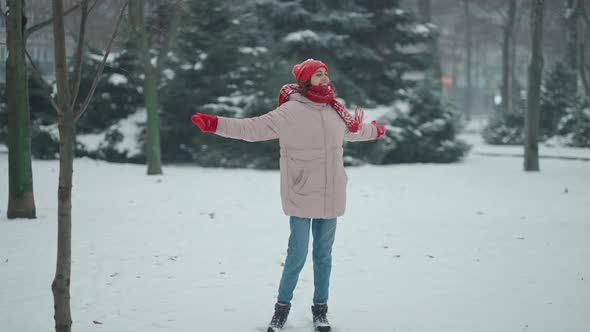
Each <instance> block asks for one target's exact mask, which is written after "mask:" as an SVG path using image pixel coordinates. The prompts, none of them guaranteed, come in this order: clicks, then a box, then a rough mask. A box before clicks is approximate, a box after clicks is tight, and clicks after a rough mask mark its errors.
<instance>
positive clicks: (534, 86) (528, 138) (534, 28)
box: [524, 0, 545, 171]
mask: <svg viewBox="0 0 590 332" xmlns="http://www.w3.org/2000/svg"><path fill="white" fill-rule="evenodd" d="M544 5H545V1H544V0H533V3H532V6H531V52H532V54H531V60H530V64H529V75H528V76H529V77H528V91H527V110H526V117H525V140H524V170H525V171H539V103H540V94H541V78H542V75H543V12H544Z"/></svg>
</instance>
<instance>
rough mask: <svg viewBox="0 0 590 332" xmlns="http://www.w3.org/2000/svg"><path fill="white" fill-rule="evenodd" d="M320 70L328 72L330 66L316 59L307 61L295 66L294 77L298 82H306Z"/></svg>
mask: <svg viewBox="0 0 590 332" xmlns="http://www.w3.org/2000/svg"><path fill="white" fill-rule="evenodd" d="M320 68H326V71H327V70H328V66H326V65H325V64H324V63H323V62H321V61H319V60H314V59H307V60H305V61H303V62H302V63H299V64H296V65H295V66H293V76H295V79H296V80H297V82H305V81H307V80H308V79H310V78H311V75H313V73H315V71H316V70H318V69H320Z"/></svg>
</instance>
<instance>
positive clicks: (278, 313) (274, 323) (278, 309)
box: [266, 303, 291, 332]
mask: <svg viewBox="0 0 590 332" xmlns="http://www.w3.org/2000/svg"><path fill="white" fill-rule="evenodd" d="M289 310H291V304H283V305H281V304H278V303H276V304H275V313H274V315H272V319H271V321H270V324H268V330H266V331H267V332H278V331H281V329H282V328H283V326H285V323H286V322H287V317H288V316H289Z"/></svg>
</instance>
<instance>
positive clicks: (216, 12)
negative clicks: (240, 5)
mask: <svg viewBox="0 0 590 332" xmlns="http://www.w3.org/2000/svg"><path fill="white" fill-rule="evenodd" d="M186 6H187V8H186V11H185V12H184V15H183V17H182V18H181V19H182V22H183V24H182V25H181V26H180V30H179V33H178V41H177V48H176V49H175V50H174V51H173V53H174V56H173V57H172V59H171V60H170V61H169V67H170V70H171V72H173V73H174V79H173V80H171V81H169V82H167V84H166V85H165V86H164V87H163V90H164V91H163V93H162V95H163V96H162V105H163V108H164V113H163V114H162V151H163V157H164V159H165V160H196V161H197V163H199V164H201V165H204V166H220V165H222V166H225V167H263V168H266V167H273V168H274V167H276V166H278V165H273V166H269V165H268V163H272V162H271V160H274V159H276V158H275V157H276V156H272V158H271V157H269V153H267V150H268V149H272V148H269V146H275V145H277V144H276V142H274V143H269V144H270V145H265V144H259V143H257V144H252V143H247V142H242V141H237V140H228V139H224V138H220V137H217V136H215V135H210V134H203V133H200V132H199V130H198V129H196V128H195V127H194V126H193V125H191V124H190V117H191V115H192V114H194V113H195V112H202V113H208V114H214V115H218V116H229V117H238V118H243V117H250V116H256V115H260V114H263V113H266V112H268V111H270V110H272V106H270V105H271V101H270V100H271V99H270V98H269V95H267V94H266V93H265V92H261V91H262V90H261V86H262V85H261V82H262V81H263V80H264V79H265V78H264V77H265V75H266V73H269V72H270V69H268V68H267V67H266V64H265V61H264V60H261V59H265V58H267V57H268V55H267V54H266V53H267V51H268V48H265V47H261V46H260V47H259V46H256V45H257V44H255V43H257V42H260V41H259V40H257V39H258V38H257V37H255V34H254V33H253V30H252V28H251V27H252V26H251V25H247V26H246V24H245V23H246V22H249V24H254V23H253V20H254V19H253V18H252V17H251V16H250V17H248V16H247V15H246V16H244V15H245V14H246V13H245V12H241V13H237V12H232V11H230V9H229V8H228V7H227V5H226V4H225V2H224V1H220V0H206V1H201V2H190V3H187V4H186ZM240 14H242V16H240ZM241 18H242V19H243V22H242V21H241V20H240V19H241ZM258 19H259V18H258ZM241 29H244V31H241ZM248 29H250V30H248ZM265 68H266V69H265ZM275 89H276V92H274V93H277V92H278V87H275ZM275 102H276V101H275ZM275 106H276V105H275ZM269 107H270V108H269ZM189 137H193V139H192V140H190V139H187V138H189ZM261 155H262V156H263V157H260V156H261ZM259 159H262V160H265V161H261V160H259Z"/></svg>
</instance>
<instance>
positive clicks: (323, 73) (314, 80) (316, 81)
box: [311, 68, 330, 86]
mask: <svg viewBox="0 0 590 332" xmlns="http://www.w3.org/2000/svg"><path fill="white" fill-rule="evenodd" d="M328 83H330V78H329V77H328V71H327V70H326V68H319V69H318V70H316V71H315V73H313V75H311V85H315V86H318V85H328Z"/></svg>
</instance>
